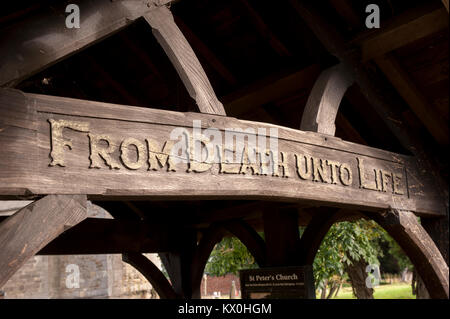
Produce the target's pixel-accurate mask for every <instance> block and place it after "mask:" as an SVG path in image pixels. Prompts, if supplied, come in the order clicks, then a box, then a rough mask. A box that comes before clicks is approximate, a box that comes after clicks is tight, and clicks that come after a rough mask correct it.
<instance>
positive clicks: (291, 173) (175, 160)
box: [48, 119, 406, 195]
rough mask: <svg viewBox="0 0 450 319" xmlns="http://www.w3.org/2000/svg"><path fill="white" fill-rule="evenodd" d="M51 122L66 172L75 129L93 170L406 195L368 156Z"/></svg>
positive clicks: (55, 157) (393, 174)
mask: <svg viewBox="0 0 450 319" xmlns="http://www.w3.org/2000/svg"><path fill="white" fill-rule="evenodd" d="M48 122H49V123H50V130H51V137H50V146H51V151H50V158H51V162H50V164H49V166H56V165H58V166H66V164H65V163H66V161H65V157H66V156H70V155H69V153H68V151H72V152H73V151H76V150H73V145H72V141H71V140H70V139H68V138H67V137H65V136H64V129H70V130H73V131H76V132H80V133H82V134H83V135H85V136H86V137H87V140H88V143H89V161H90V164H89V166H88V168H90V169H110V170H121V169H126V170H133V171H139V170H140V171H144V170H145V171H147V172H149V171H150V172H152V171H164V170H165V171H166V172H169V173H170V172H172V173H173V172H179V171H180V170H184V171H185V172H187V173H204V172H208V171H211V169H212V167H213V165H217V167H218V168H217V172H218V173H219V174H228V175H246V176H249V175H254V176H261V178H265V177H266V176H270V177H273V178H297V179H298V180H301V181H307V182H311V183H324V184H330V185H336V186H340V187H354V188H360V189H363V190H368V191H376V192H382V193H392V194H396V195H405V194H406V181H405V179H406V178H405V176H403V174H402V173H401V171H402V170H401V167H396V168H394V167H392V169H386V167H390V165H386V164H385V165H383V168H379V167H373V166H372V165H371V164H370V159H369V160H368V161H366V159H367V158H363V157H362V156H354V157H353V158H350V159H349V157H348V156H347V157H346V160H343V159H340V158H334V159H331V158H322V157H319V156H315V155H314V154H310V153H307V152H305V153H301V152H298V151H297V152H286V151H278V150H277V151H276V152H274V151H273V150H272V149H266V148H264V149H259V148H254V147H253V148H250V147H248V145H246V144H245V143H239V147H241V148H239V147H238V146H236V145H233V147H230V146H227V145H219V147H213V148H211V147H209V148H208V145H207V143H208V140H207V139H204V138H195V135H194V136H189V137H188V138H186V139H184V140H183V141H179V142H176V141H174V140H171V139H170V140H169V139H168V140H165V141H163V142H161V141H157V140H155V139H152V138H145V139H142V140H141V139H136V138H134V137H123V138H117V137H112V136H108V135H104V134H97V133H96V132H92V130H91V128H90V126H89V123H88V122H79V121H68V120H54V119H49V120H48ZM216 139H218V140H220V139H219V138H217V137H216ZM237 144H238V143H237ZM216 146H217V145H216ZM66 147H67V148H66ZM238 148H239V149H238ZM208 149H209V151H210V152H211V150H213V152H214V155H217V156H218V161H216V162H212V161H208V158H209V157H208ZM194 150H195V151H199V152H200V153H195V151H194ZM216 152H217V154H216ZM198 154H200V155H199V156H197V155H198ZM336 154H339V153H336ZM204 155H205V156H204ZM229 155H232V156H229Z"/></svg>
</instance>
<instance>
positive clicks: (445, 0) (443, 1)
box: [442, 0, 448, 12]
mask: <svg viewBox="0 0 450 319" xmlns="http://www.w3.org/2000/svg"><path fill="white" fill-rule="evenodd" d="M442 3H443V4H444V7H445V9H447V12H448V0H442Z"/></svg>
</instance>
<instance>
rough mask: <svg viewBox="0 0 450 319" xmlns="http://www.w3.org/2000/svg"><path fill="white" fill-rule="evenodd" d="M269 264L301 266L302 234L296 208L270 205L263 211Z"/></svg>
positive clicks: (267, 261) (273, 265)
mask: <svg viewBox="0 0 450 319" xmlns="http://www.w3.org/2000/svg"><path fill="white" fill-rule="evenodd" d="M263 221H264V238H265V243H266V245H265V247H266V256H267V257H266V264H267V266H272V267H276V266H299V265H301V260H300V254H299V242H300V234H299V230H298V212H297V210H296V209H289V210H286V209H285V210H282V209H278V208H277V207H276V206H275V205H268V206H266V209H265V211H264V213H263Z"/></svg>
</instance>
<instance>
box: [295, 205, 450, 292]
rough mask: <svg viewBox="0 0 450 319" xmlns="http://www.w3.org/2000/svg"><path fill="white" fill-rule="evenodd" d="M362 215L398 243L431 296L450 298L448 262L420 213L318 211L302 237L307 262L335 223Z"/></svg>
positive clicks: (304, 258) (307, 262) (302, 252)
mask: <svg viewBox="0 0 450 319" xmlns="http://www.w3.org/2000/svg"><path fill="white" fill-rule="evenodd" d="M358 216H359V218H361V217H362V218H370V219H373V220H375V221H376V222H377V223H378V224H379V225H380V226H381V227H383V228H384V229H385V230H386V231H387V232H388V233H389V235H390V236H392V238H394V239H395V240H396V241H397V242H398V244H399V245H400V246H401V247H402V249H403V250H404V252H405V253H406V254H407V256H408V257H409V258H410V260H411V262H412V263H413V264H414V266H415V267H416V269H417V271H418V273H419V275H420V277H421V278H422V280H423V281H424V283H425V286H426V287H427V289H428V291H429V293H430V297H431V298H438V299H448V298H449V269H448V265H447V263H446V262H445V260H444V258H443V257H442V255H441V253H440V252H439V249H438V248H437V247H436V245H435V243H434V242H433V240H432V239H431V238H430V236H429V235H428V233H427V232H426V231H425V229H423V227H422V226H421V225H420V223H419V222H418V218H417V216H416V215H414V214H413V213H412V212H408V211H395V210H389V211H386V212H384V213H359V212H351V211H343V210H330V211H328V212H325V213H322V214H320V213H318V214H317V215H316V216H314V217H313V219H312V220H311V222H310V223H309V224H308V226H307V227H306V230H305V232H304V233H303V235H302V238H301V239H300V254H301V256H302V258H303V261H304V263H305V264H308V265H312V263H313V261H314V257H315V255H316V253H317V251H318V249H319V247H320V244H321V242H322V240H323V238H324V237H325V235H326V234H327V232H328V230H329V229H330V227H331V226H332V225H333V224H334V223H336V222H338V221H342V220H347V219H349V218H350V219H354V218H358Z"/></svg>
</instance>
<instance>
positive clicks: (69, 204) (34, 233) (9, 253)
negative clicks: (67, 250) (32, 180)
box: [0, 195, 87, 287]
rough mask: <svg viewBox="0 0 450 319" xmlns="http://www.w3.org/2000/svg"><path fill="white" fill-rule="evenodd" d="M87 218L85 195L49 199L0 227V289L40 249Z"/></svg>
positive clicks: (20, 211) (4, 222) (16, 215)
mask: <svg viewBox="0 0 450 319" xmlns="http://www.w3.org/2000/svg"><path fill="white" fill-rule="evenodd" d="M86 216H87V209H86V196H85V195H49V196H46V197H44V198H42V199H39V200H37V201H36V202H33V203H31V204H29V205H27V206H25V207H24V208H22V209H20V210H19V211H17V212H16V213H14V214H13V215H11V216H9V217H8V218H7V219H6V220H4V221H3V222H2V223H1V224H0V287H2V286H3V285H4V284H5V283H6V282H7V281H8V279H9V278H10V277H11V276H12V275H13V274H14V273H15V272H16V271H17V270H18V269H19V268H20V267H21V266H22V265H23V264H24V263H25V262H26V261H27V260H28V259H29V258H30V257H32V256H34V255H35V254H36V253H37V252H38V251H39V250H40V249H42V248H43V247H44V246H45V245H47V244H48V243H49V242H50V241H52V240H53V239H54V238H56V237H57V236H58V235H59V234H61V233H62V232H63V231H65V230H67V229H69V228H71V227H73V226H74V225H76V224H78V223H79V222H81V221H82V220H83V219H85V218H86Z"/></svg>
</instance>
